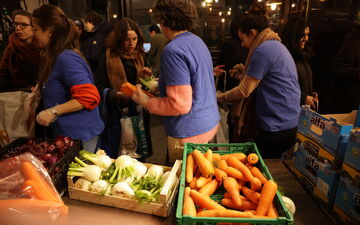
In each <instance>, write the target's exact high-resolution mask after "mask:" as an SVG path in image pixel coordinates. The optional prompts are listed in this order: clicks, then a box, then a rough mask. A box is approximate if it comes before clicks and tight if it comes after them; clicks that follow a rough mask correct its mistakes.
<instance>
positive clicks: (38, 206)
mask: <svg viewBox="0 0 360 225" xmlns="http://www.w3.org/2000/svg"><path fill="white" fill-rule="evenodd" d="M11 209H15V210H17V211H20V212H23V213H28V212H30V213H48V212H49V211H50V210H52V211H55V210H56V209H58V210H59V213H61V214H66V213H67V212H68V210H67V206H65V205H64V204H63V203H60V202H53V201H44V200H38V199H25V198H17V199H6V200H0V212H6V211H9V210H11Z"/></svg>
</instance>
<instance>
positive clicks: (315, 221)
mask: <svg viewBox="0 0 360 225" xmlns="http://www.w3.org/2000/svg"><path fill="white" fill-rule="evenodd" d="M266 165H267V167H268V168H269V170H270V172H271V174H272V176H273V178H274V179H275V181H276V182H277V183H278V184H279V186H280V187H282V189H283V192H284V195H286V196H288V197H289V198H291V199H292V200H293V201H294V202H295V205H296V213H295V225H320V224H321V225H331V224H332V222H331V220H330V219H329V218H328V217H327V216H326V214H325V213H324V212H323V211H322V210H321V209H320V208H319V207H318V206H317V205H316V204H315V202H314V201H313V199H312V198H310V196H309V195H308V194H307V193H306V192H305V190H304V189H303V188H302V187H301V185H300V184H299V183H298V181H297V180H296V179H295V178H294V177H293V175H292V174H291V173H290V172H289V171H288V169H287V168H286V167H285V166H284V164H283V163H282V162H281V161H280V160H266ZM63 199H64V201H65V203H66V205H67V206H69V211H70V224H71V225H120V224H121V225H133V224H141V225H158V224H167V225H175V224H176V218H175V210H176V203H175V207H174V209H173V210H172V213H171V214H170V216H169V217H168V218H162V217H158V216H152V215H148V214H142V213H137V212H132V211H128V210H122V209H118V208H112V207H107V206H102V205H97V204H92V203H88V202H82V201H78V200H72V199H69V198H68V197H63Z"/></svg>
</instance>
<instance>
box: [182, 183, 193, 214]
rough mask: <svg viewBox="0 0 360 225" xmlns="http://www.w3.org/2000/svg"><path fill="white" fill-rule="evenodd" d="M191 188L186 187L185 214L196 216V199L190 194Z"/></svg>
mask: <svg viewBox="0 0 360 225" xmlns="http://www.w3.org/2000/svg"><path fill="white" fill-rule="evenodd" d="M190 192H191V188H189V187H186V188H185V193H184V205H183V215H184V216H185V215H187V216H196V208H195V203H194V200H193V199H192V198H191V196H190Z"/></svg>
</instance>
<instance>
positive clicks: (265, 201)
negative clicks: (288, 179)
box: [255, 180, 277, 216]
mask: <svg viewBox="0 0 360 225" xmlns="http://www.w3.org/2000/svg"><path fill="white" fill-rule="evenodd" d="M276 191H277V184H276V183H275V182H274V181H272V180H269V181H268V182H266V183H265V184H264V187H263V189H262V191H261V196H260V199H259V204H258V206H257V208H256V213H255V214H256V215H258V216H265V215H266V213H267V211H268V210H269V208H270V206H271V204H272V202H273V200H274V197H275V194H276Z"/></svg>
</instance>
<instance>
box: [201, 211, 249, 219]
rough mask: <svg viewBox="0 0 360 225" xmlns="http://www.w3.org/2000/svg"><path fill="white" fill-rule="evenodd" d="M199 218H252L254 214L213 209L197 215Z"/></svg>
mask: <svg viewBox="0 0 360 225" xmlns="http://www.w3.org/2000/svg"><path fill="white" fill-rule="evenodd" d="M197 216H198V217H240V218H252V217H253V214H251V213H249V212H240V211H237V210H231V209H225V210H224V209H213V210H205V211H202V212H200V213H198V214H197Z"/></svg>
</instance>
